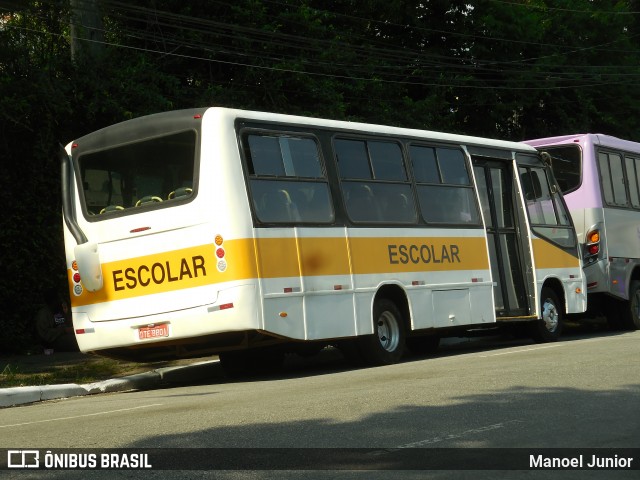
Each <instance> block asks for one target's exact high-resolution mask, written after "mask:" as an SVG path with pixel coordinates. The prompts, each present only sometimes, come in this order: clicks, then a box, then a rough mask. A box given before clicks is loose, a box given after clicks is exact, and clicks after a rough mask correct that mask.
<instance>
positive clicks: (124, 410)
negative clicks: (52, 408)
mask: <svg viewBox="0 0 640 480" xmlns="http://www.w3.org/2000/svg"><path fill="white" fill-rule="evenodd" d="M161 405H162V403H154V404H152V405H140V406H138V407H131V408H120V409H118V410H108V411H106V412H96V413H87V414H85V415H74V416H72V417H59V418H49V419H48V420H36V421H35V422H24V423H14V424H12V425H0V428H9V427H23V426H25V425H35V424H38V423H47V422H57V421H60V420H73V419H75V418H84V417H95V416H97V415H108V414H110V413H118V412H128V411H131V410H138V409H140V408H151V407H159V406H161Z"/></svg>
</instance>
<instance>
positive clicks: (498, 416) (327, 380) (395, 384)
mask: <svg viewBox="0 0 640 480" xmlns="http://www.w3.org/2000/svg"><path fill="white" fill-rule="evenodd" d="M274 447H275V448H278V447H279V448H290V449H294V450H291V451H290V452H292V453H295V454H299V452H300V450H295V449H299V448H333V449H335V448H338V449H350V448H368V449H373V454H378V453H380V455H382V456H381V457H380V458H382V459H385V458H389V459H392V455H394V454H395V452H398V451H400V450H399V449H402V450H403V451H404V449H406V448H409V447H413V448H461V447H462V448H500V449H502V448H512V447H517V448H523V449H532V451H534V450H535V449H538V448H547V449H551V450H550V451H552V452H553V451H556V449H557V451H558V452H560V451H561V450H560V449H562V448H567V447H571V448H612V449H622V448H630V447H633V448H639V447H640V331H639V332H627V333H617V334H614V333H602V332H601V333H590V334H585V333H578V334H574V335H570V336H568V337H565V339H564V340H563V341H562V342H558V343H551V344H533V343H530V342H528V341H518V340H505V339H495V338H492V339H485V340H482V341H475V342H469V343H465V344H462V345H456V346H453V347H448V348H444V349H441V352H440V353H439V354H437V355H436V356H432V357H429V358H420V359H408V360H407V361H405V362H403V363H401V364H398V365H393V366H389V367H380V368H361V369H353V368H350V367H349V366H348V365H347V364H346V363H345V362H344V361H343V360H342V359H341V358H340V357H339V356H338V355H336V354H335V353H334V352H330V351H329V352H324V354H323V355H322V356H321V357H320V358H318V359H314V360H309V361H304V362H299V363H294V364H290V365H289V366H288V368H287V369H286V370H285V371H284V373H282V374H280V375H277V376H265V377H260V378H256V379H252V380H249V381H247V380H245V381H234V382H230V381H226V380H224V378H223V377H222V375H220V376H215V377H214V378H212V379H211V381H210V382H207V383H206V384H199V385H191V386H186V387H180V388H170V389H163V390H154V391H145V392H131V393H120V394H108V395H97V396H91V397H81V398H77V399H68V400H62V401H54V402H44V403H40V404H34V405H30V406H24V407H14V408H11V409H4V410H0V448H13V449H16V448H28V449H61V448H93V449H98V451H100V449H105V448H128V449H133V450H132V451H143V450H141V449H145V448H165V449H168V450H166V456H164V458H163V460H164V461H168V462H169V463H171V455H172V450H171V449H176V448H239V449H255V448H274ZM403 447H404V448H403ZM345 451H347V450H345ZM616 451H617V450H616ZM251 452H252V450H246V451H245V450H238V451H233V453H234V454H235V455H251ZM256 452H258V451H256ZM327 452H331V451H329V450H328V451H327ZM443 452H445V451H444V450H443ZM505 452H508V451H507V450H505ZM214 453H215V451H214ZM369 453H371V452H369ZM454 453H455V451H454ZM174 455H176V459H177V458H178V457H177V454H176V453H175V452H174ZM203 455H212V452H211V451H210V452H208V453H207V452H206V451H204V453H203ZM385 455H391V456H389V457H385ZM176 461H178V460H176ZM328 461H329V460H328ZM462 461H464V459H463V460H462ZM635 461H636V462H640V458H637V459H635ZM178 463H179V462H178ZM317 463H318V467H319V468H320V470H318V471H306V472H291V471H278V472H273V471H268V470H256V471H239V472H238V471H215V472H214V471H191V472H179V471H157V470H153V471H146V472H131V471H108V472H87V471H84V472H69V471H65V472H63V471H57V472H54V471H50V472H46V477H47V478H138V477H137V476H136V474H140V475H143V476H144V478H169V477H170V478H225V479H226V478H230V479H231V478H234V479H235V478H242V479H244V478H250V479H263V478H327V479H328V478H357V479H365V478H366V479H370V478H384V479H387V478H403V479H406V478H463V479H464V478H474V479H484V478H487V479H488V478H496V476H499V477H500V478H576V479H577V478H580V479H583V478H603V479H604V478H606V479H609V478H640V473H639V470H635V471H608V472H605V471H584V470H583V471H530V470H528V471H527V470H526V469H525V470H523V471H507V472H495V471H464V470H462V471H457V472H448V471H403V472H398V471H376V472H371V471H369V472H367V471H357V472H353V471H340V472H335V471H331V472H328V471H324V470H322V461H321V460H319V461H317ZM463 466H464V465H463ZM452 468H453V466H452ZM3 473H7V472H6V471H5V472H0V477H2V474H3ZM8 473H10V475H9V476H7V478H42V473H43V472H32V473H29V472H25V471H19V472H17V471H16V472H8ZM76 475H77V476H76ZM140 478H143V477H142V476H141V477H140Z"/></svg>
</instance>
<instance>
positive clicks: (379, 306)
mask: <svg viewBox="0 0 640 480" xmlns="http://www.w3.org/2000/svg"><path fill="white" fill-rule="evenodd" d="M358 344H359V347H360V352H361V353H362V357H363V358H364V360H365V361H366V362H367V363H368V364H370V365H391V364H393V363H397V362H398V361H400V358H401V357H402V354H403V353H404V347H405V333H404V324H403V319H402V314H401V313H400V310H398V307H397V306H396V305H395V303H393V302H392V301H390V300H387V299H386V298H381V299H378V300H376V301H375V303H374V305H373V335H367V336H364V337H362V338H360V339H358Z"/></svg>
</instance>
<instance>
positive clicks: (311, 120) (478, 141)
mask: <svg viewBox="0 0 640 480" xmlns="http://www.w3.org/2000/svg"><path fill="white" fill-rule="evenodd" d="M197 115H200V116H202V117H203V118H204V117H205V116H216V115H219V116H222V117H226V118H227V119H235V118H237V119H246V120H254V121H263V122H278V123H286V124H290V123H296V124H299V125H309V126H314V127H320V128H323V127H324V128H332V129H339V130H345V131H348V130H351V131H355V132H370V133H376V134H382V135H395V136H405V137H414V138H428V139H429V140H435V141H442V142H452V143H457V144H460V145H477V146H482V147H485V148H486V147H494V148H498V149H506V150H512V151H519V152H526V153H535V149H534V148H533V147H530V146H528V145H526V144H524V143H521V142H511V141H506V140H496V139H488V138H481V137H475V136H467V135H459V134H452V133H444V132H436V131H429V130H419V129H411V128H402V127H391V126H385V125H378V124H369V123H360V122H350V121H342V120H328V119H323V118H316V117H303V116H296V115H287V114H280V113H269V112H260V111H250V110H239V109H231V108H224V107H208V108H197V109H186V110H173V111H167V112H162V113H156V114H152V115H146V116H143V117H138V118H134V119H132V120H127V121H124V122H120V123H117V124H114V125H111V126H108V127H105V128H103V129H101V130H97V131H95V132H92V133H89V134H87V135H85V136H84V137H81V138H78V139H76V141H84V142H87V141H88V142H89V143H93V142H95V141H96V140H98V138H99V139H100V140H98V142H99V143H103V142H105V141H106V142H108V141H109V140H108V139H109V138H112V139H114V138H115V137H117V138H118V141H122V140H123V139H122V137H123V136H124V137H131V138H135V136H137V135H138V134H139V133H141V131H143V130H144V131H145V132H151V131H157V130H163V129H164V128H170V126H173V127H174V128H176V127H177V126H178V125H182V126H184V125H186V124H187V123H185V122H188V119H191V120H190V121H193V118H194V117H195V116H197ZM198 118H199V117H198Z"/></svg>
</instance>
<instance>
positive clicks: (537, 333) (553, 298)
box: [531, 287, 563, 342]
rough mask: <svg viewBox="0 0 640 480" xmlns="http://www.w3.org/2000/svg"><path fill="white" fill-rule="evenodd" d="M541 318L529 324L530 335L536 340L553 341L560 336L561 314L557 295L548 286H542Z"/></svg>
mask: <svg viewBox="0 0 640 480" xmlns="http://www.w3.org/2000/svg"><path fill="white" fill-rule="evenodd" d="M540 304H541V310H540V313H541V318H540V319H538V320H536V321H535V322H534V323H533V324H532V325H531V337H532V338H533V339H534V340H535V341H536V342H555V341H557V340H558V339H559V338H560V334H561V333H562V327H563V314H562V308H561V307H560V302H559V301H558V296H557V295H556V292H554V291H553V290H552V289H550V288H549V287H543V288H542V292H541V298H540Z"/></svg>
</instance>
